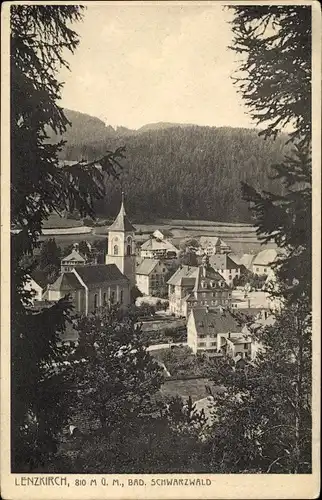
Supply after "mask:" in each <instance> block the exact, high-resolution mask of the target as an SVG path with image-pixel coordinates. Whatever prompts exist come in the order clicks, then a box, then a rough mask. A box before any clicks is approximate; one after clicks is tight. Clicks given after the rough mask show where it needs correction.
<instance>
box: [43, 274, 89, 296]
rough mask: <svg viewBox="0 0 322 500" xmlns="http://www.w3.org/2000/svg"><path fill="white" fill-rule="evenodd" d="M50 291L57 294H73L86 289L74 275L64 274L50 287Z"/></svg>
mask: <svg viewBox="0 0 322 500" xmlns="http://www.w3.org/2000/svg"><path fill="white" fill-rule="evenodd" d="M49 288H50V290H55V291H57V292H66V293H67V292H71V291H73V290H82V289H83V288H84V287H83V285H82V284H81V282H80V281H79V280H78V278H77V276H76V275H75V274H74V273H73V272H70V273H62V274H61V275H60V276H58V278H57V279H56V281H55V282H54V283H53V284H52V285H50V286H49Z"/></svg>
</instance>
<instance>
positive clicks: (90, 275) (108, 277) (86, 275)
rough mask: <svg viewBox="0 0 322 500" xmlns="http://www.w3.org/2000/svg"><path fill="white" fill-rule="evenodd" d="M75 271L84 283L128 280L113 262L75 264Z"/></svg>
mask: <svg viewBox="0 0 322 500" xmlns="http://www.w3.org/2000/svg"><path fill="white" fill-rule="evenodd" d="M75 271H76V272H77V274H78V275H79V276H80V277H81V279H82V280H83V282H84V283H85V284H86V285H91V284H94V283H103V282H105V281H128V278H127V277H126V276H124V274H122V273H121V271H120V270H119V268H118V267H117V266H116V265H115V264H95V265H87V266H76V267H75Z"/></svg>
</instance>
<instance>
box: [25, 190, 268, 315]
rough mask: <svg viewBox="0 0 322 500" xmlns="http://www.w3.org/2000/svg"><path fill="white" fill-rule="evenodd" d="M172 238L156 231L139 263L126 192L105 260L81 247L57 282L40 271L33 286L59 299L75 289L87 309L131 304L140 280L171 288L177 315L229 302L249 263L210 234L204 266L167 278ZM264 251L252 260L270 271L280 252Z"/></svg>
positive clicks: (145, 287) (146, 289)
mask: <svg viewBox="0 0 322 500" xmlns="http://www.w3.org/2000/svg"><path fill="white" fill-rule="evenodd" d="M168 237H169V234H168V233H166V232H161V231H159V230H157V231H155V232H154V233H153V235H152V236H151V238H150V239H149V240H148V241H147V242H145V243H144V244H143V245H142V247H141V253H142V252H143V253H142V255H143V258H142V260H141V262H140V264H139V265H138V266H136V263H137V252H136V243H135V227H134V226H133V225H132V223H131V222H130V220H129V218H128V217H127V214H126V211H125V206H124V196H123V195H122V204H121V208H120V211H119V213H118V215H117V217H116V219H115V221H114V222H113V224H112V225H111V226H110V227H109V230H108V239H107V253H106V259H105V264H99V265H98V264H95V262H94V263H93V262H92V263H88V262H87V260H86V257H85V256H83V255H81V254H80V252H79V251H78V248H77V247H75V248H74V250H73V251H72V252H71V253H70V254H69V255H68V256H66V257H64V258H63V259H62V262H61V274H60V276H59V277H58V278H57V280H56V281H55V282H54V283H53V284H50V285H48V286H46V284H44V283H43V278H42V277H40V276H39V273H38V276H35V275H34V274H33V276H32V277H31V280H30V282H29V283H28V285H27V287H29V289H30V288H32V289H34V290H35V291H36V295H35V296H34V299H35V300H37V299H38V300H40V298H41V299H46V300H50V301H52V300H59V299H60V298H62V297H64V296H65V295H66V293H69V294H70V295H71V297H72V300H73V302H74V306H75V308H76V310H77V311H79V312H82V313H84V314H88V313H89V312H92V311H94V310H96V309H97V308H99V307H101V306H103V305H104V304H106V303H107V302H109V303H110V302H119V303H122V304H125V305H127V304H129V302H130V298H131V290H132V288H133V287H134V286H135V285H136V286H137V287H138V288H139V289H140V290H141V292H142V293H143V294H146V295H151V294H154V293H156V292H157V291H159V290H160V289H163V290H166V289H168V295H169V304H170V312H171V313H172V314H174V315H175V316H184V317H188V316H189V313H190V311H191V309H193V308H196V307H199V306H209V307H213V306H214V307H215V306H225V307H229V306H230V305H231V285H232V283H233V280H234V278H235V277H238V276H240V274H241V272H242V269H243V267H245V264H244V263H243V262H242V261H240V262H237V259H236V258H235V259H234V258H233V257H232V256H231V255H230V254H228V253H227V252H228V251H229V250H230V249H229V247H228V245H226V244H225V243H224V242H223V240H221V239H220V238H215V239H214V240H211V239H209V238H208V239H207V240H205V241H204V243H203V244H204V247H205V249H206V252H205V253H204V256H203V258H202V263H201V265H200V266H179V268H178V269H177V270H176V271H175V272H174V273H173V275H172V276H171V277H170V279H169V280H168V281H167V279H166V278H167V276H168V274H169V267H168V263H169V256H172V255H173V256H177V255H178V252H179V250H178V249H177V248H176V247H175V246H174V245H173V244H172V243H171V242H170V241H169V239H168ZM210 244H211V245H212V247H213V250H214V251H213V252H212V253H211V251H210V250H209V248H210ZM207 249H208V250H207ZM263 252H264V257H265V258H264V259H263ZM263 252H261V253H260V254H262V256H261V255H260V254H258V256H257V257H255V259H254V260H253V261H252V262H251V264H250V265H252V266H253V268H255V269H256V272H259V273H260V272H267V271H268V267H265V266H268V265H269V261H270V260H273V259H274V256H275V254H274V252H275V251H270V250H264V251H263ZM154 257H157V258H154ZM170 260H171V259H170Z"/></svg>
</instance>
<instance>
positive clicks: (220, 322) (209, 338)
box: [187, 306, 274, 361]
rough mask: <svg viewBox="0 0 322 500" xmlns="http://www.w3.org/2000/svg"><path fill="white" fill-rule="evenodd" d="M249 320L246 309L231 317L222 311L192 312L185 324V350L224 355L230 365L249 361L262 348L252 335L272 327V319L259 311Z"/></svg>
mask: <svg viewBox="0 0 322 500" xmlns="http://www.w3.org/2000/svg"><path fill="white" fill-rule="evenodd" d="M243 313H244V321H243V319H242V318H243ZM249 316H250V311H249V309H246V310H244V311H239V315H235V314H233V313H232V312H231V311H229V310H228V309H225V308H222V307H219V308H209V307H208V306H206V307H197V308H194V309H192V310H191V312H190V315H189V318H188V322H187V343H188V346H189V347H190V348H191V349H192V351H193V352H194V353H195V354H197V353H206V354H207V355H209V356H215V357H216V356H223V355H227V356H229V357H231V358H233V359H234V361H239V360H240V359H249V360H253V359H255V357H256V355H257V353H258V352H259V351H260V350H261V349H263V346H262V344H261V343H260V342H258V341H257V340H256V339H255V338H254V336H253V334H252V333H253V331H254V330H256V329H257V328H259V327H261V326H265V325H270V324H273V322H274V318H273V316H272V315H270V314H269V313H268V312H267V311H262V310H257V311H254V312H253V313H252V320H251V321H250V319H249ZM246 318H247V319H246Z"/></svg>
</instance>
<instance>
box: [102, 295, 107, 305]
mask: <svg viewBox="0 0 322 500" xmlns="http://www.w3.org/2000/svg"><path fill="white" fill-rule="evenodd" d="M106 304H107V297H106V292H104V293H103V305H104V306H106Z"/></svg>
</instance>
